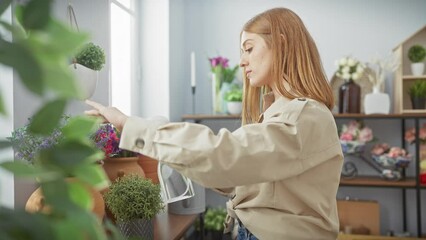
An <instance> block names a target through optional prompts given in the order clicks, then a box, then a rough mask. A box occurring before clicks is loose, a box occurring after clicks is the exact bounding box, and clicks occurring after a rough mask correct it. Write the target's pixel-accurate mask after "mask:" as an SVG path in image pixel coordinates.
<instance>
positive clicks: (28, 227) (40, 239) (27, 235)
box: [0, 207, 55, 240]
mask: <svg viewBox="0 0 426 240" xmlns="http://www.w3.org/2000/svg"><path fill="white" fill-rule="evenodd" d="M0 229H1V231H0V239H2V240H7V239H10V240H16V239H32V240H46V239H55V236H54V234H53V229H52V224H51V222H50V221H49V219H48V217H47V215H44V214H40V213H28V212H26V211H25V210H23V209H19V208H17V209H14V210H11V209H7V208H3V207H0Z"/></svg>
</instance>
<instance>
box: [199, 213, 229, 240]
mask: <svg viewBox="0 0 426 240" xmlns="http://www.w3.org/2000/svg"><path fill="white" fill-rule="evenodd" d="M225 218H226V209H224V208H222V207H217V208H208V209H207V211H206V213H205V214H204V229H205V230H206V234H207V239H212V240H214V239H221V238H222V235H223V228H224V226H223V224H224V223H225Z"/></svg>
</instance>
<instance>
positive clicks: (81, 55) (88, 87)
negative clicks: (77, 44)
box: [71, 42, 105, 99]
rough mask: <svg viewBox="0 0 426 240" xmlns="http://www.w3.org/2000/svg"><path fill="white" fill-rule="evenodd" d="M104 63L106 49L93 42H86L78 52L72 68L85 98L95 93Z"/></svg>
mask: <svg viewBox="0 0 426 240" xmlns="http://www.w3.org/2000/svg"><path fill="white" fill-rule="evenodd" d="M104 64H105V52H104V50H103V49H102V48H101V47H99V46H98V45H95V44H94V43H92V42H89V43H86V44H85V45H84V46H83V47H82V48H81V50H80V51H79V52H78V53H77V54H76V56H75V58H74V60H73V64H72V65H71V69H72V70H73V72H74V73H75V75H76V78H77V81H78V84H79V86H80V87H81V88H82V91H83V98H84V99H87V98H90V97H91V96H92V95H93V93H94V91H95V88H96V85H97V80H98V71H100V70H101V69H102V68H103V66H104Z"/></svg>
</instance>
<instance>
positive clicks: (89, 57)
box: [75, 42, 105, 71]
mask: <svg viewBox="0 0 426 240" xmlns="http://www.w3.org/2000/svg"><path fill="white" fill-rule="evenodd" d="M75 62H76V63H78V64H81V65H83V66H85V67H87V68H90V69H92V70H95V71H99V70H101V69H102V68H103V67H104V64H105V52H104V50H103V49H102V48H101V47H99V46H98V45H95V44H93V43H92V42H90V43H87V44H86V45H85V46H84V47H83V48H82V50H81V51H80V52H79V53H78V54H77V56H76V58H75Z"/></svg>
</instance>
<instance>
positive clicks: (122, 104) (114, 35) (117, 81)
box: [110, 0, 136, 115]
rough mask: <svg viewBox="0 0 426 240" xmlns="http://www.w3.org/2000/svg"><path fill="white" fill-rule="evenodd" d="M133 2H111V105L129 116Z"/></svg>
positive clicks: (130, 107)
mask: <svg viewBox="0 0 426 240" xmlns="http://www.w3.org/2000/svg"><path fill="white" fill-rule="evenodd" d="M134 18H135V16H134V1H133V0H111V20H110V21H111V22H110V26H111V104H112V106H114V107H117V108H118V109H120V110H121V111H122V112H123V113H125V114H127V115H130V114H131V109H132V106H131V105H132V103H131V96H132V94H131V93H132V87H133V86H132V85H133V79H134V72H133V70H134V67H133V66H134V61H133V58H134V56H133V54H132V53H133V52H136V51H134V49H135V48H134V42H135V41H134V37H135V34H133V33H134V32H135V31H133V29H134Z"/></svg>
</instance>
